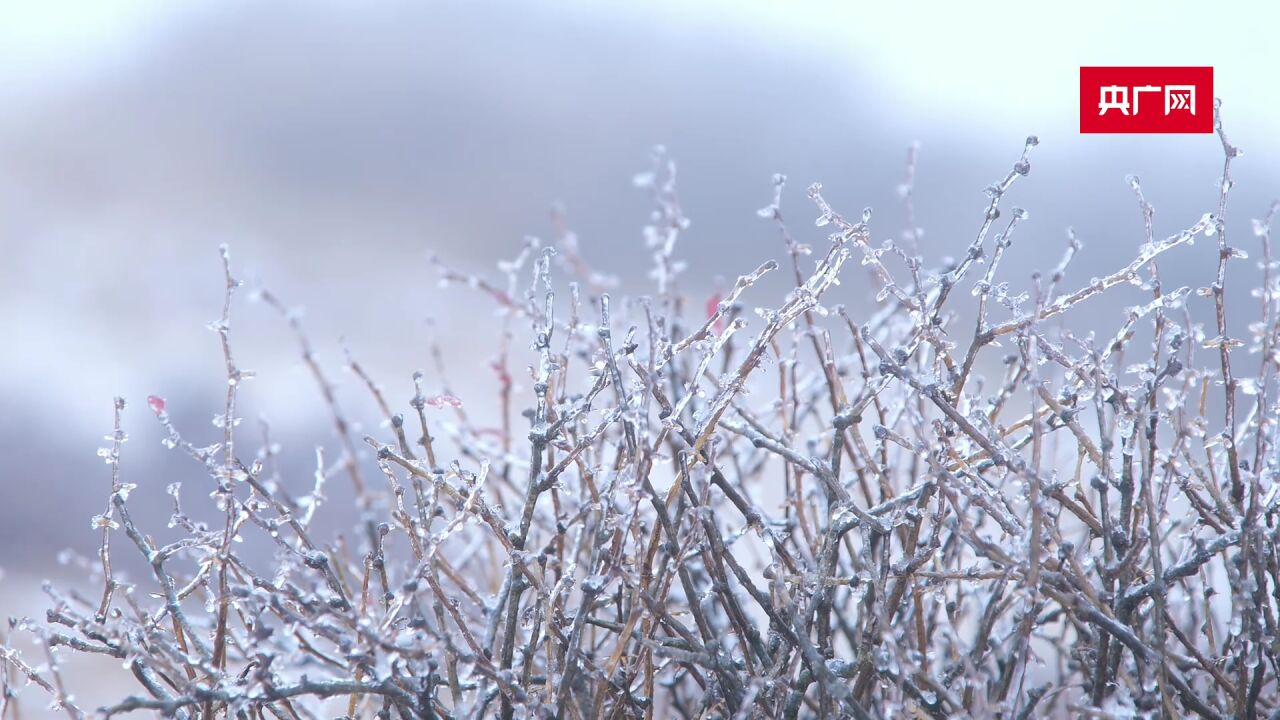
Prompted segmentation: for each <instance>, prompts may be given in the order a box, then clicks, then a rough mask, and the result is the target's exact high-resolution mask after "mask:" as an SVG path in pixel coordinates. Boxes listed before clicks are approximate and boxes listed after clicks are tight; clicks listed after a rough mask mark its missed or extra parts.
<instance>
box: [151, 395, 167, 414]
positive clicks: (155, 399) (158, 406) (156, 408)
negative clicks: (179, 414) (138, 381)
mask: <svg viewBox="0 0 1280 720" xmlns="http://www.w3.org/2000/svg"><path fill="white" fill-rule="evenodd" d="M164 405H165V403H164V398H162V397H160V396H159V395H148V396H147V406H148V407H150V408H151V412H153V413H155V414H156V415H159V414H161V413H163V412H164Z"/></svg>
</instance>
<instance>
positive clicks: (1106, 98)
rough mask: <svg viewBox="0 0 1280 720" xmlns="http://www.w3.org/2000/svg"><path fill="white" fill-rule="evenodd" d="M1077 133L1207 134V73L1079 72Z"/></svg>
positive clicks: (1204, 69) (1209, 124)
mask: <svg viewBox="0 0 1280 720" xmlns="http://www.w3.org/2000/svg"><path fill="white" fill-rule="evenodd" d="M1080 132H1081V133H1211V132H1213V68H1212V67H1082V68H1080Z"/></svg>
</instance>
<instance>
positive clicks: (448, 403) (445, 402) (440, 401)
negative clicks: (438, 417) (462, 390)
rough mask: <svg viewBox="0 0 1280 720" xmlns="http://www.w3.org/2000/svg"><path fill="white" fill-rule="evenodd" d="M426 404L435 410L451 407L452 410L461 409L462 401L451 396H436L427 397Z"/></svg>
mask: <svg viewBox="0 0 1280 720" xmlns="http://www.w3.org/2000/svg"><path fill="white" fill-rule="evenodd" d="M427 404H428V405H430V406H431V407H436V408H441V407H451V408H454V409H461V408H462V401H461V400H459V399H458V398H456V397H454V396H452V395H436V396H435V397H429V398H427Z"/></svg>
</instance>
